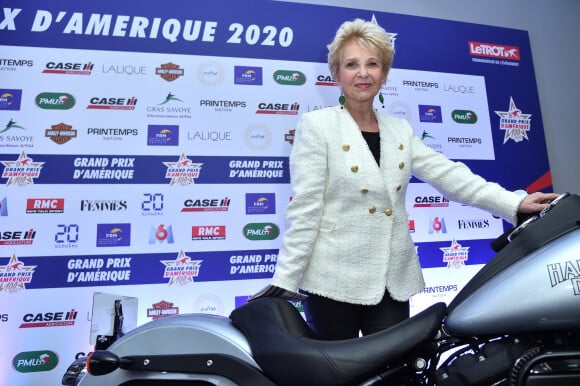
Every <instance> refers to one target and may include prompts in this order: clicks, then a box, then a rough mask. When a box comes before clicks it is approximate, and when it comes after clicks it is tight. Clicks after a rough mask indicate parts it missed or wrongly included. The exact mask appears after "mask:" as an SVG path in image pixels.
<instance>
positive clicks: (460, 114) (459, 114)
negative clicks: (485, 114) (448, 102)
mask: <svg viewBox="0 0 580 386" xmlns="http://www.w3.org/2000/svg"><path fill="white" fill-rule="evenodd" d="M451 118H452V119H453V120H454V121H455V122H457V123H472V124H473V123H475V122H477V114H475V112H473V111H471V110H453V111H452V112H451Z"/></svg>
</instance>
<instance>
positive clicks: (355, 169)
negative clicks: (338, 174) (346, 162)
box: [350, 165, 358, 173]
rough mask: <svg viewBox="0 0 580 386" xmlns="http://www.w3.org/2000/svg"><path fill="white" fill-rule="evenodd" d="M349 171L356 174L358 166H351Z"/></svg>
mask: <svg viewBox="0 0 580 386" xmlns="http://www.w3.org/2000/svg"><path fill="white" fill-rule="evenodd" d="M350 171H351V172H353V173H356V172H358V166H356V165H353V166H351V167H350Z"/></svg>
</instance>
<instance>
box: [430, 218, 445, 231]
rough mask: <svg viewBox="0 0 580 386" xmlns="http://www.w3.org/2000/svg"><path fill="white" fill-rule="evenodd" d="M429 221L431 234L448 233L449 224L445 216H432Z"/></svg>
mask: <svg viewBox="0 0 580 386" xmlns="http://www.w3.org/2000/svg"><path fill="white" fill-rule="evenodd" d="M429 222H430V223H431V224H430V226H429V234H430V235H431V234H433V233H447V226H446V225H445V219H444V218H443V217H435V218H432V219H431V220H430V221H429Z"/></svg>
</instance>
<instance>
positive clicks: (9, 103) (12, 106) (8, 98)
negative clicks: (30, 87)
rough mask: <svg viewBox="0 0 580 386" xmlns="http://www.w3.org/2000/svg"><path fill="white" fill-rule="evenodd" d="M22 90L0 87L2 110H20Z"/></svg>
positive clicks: (0, 109)
mask: <svg viewBox="0 0 580 386" xmlns="http://www.w3.org/2000/svg"><path fill="white" fill-rule="evenodd" d="M21 100H22V90H15V89H6V88H0V111H2V110H20V101H21Z"/></svg>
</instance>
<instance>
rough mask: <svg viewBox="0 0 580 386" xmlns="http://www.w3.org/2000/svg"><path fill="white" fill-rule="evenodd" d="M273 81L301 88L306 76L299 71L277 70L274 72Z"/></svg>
mask: <svg viewBox="0 0 580 386" xmlns="http://www.w3.org/2000/svg"><path fill="white" fill-rule="evenodd" d="M273 76H274V81H275V82H276V83H278V84H282V85H289V86H302V85H303V84H304V83H306V75H304V74H303V73H302V72H300V71H289V70H278V71H276V72H274V75H273Z"/></svg>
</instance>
